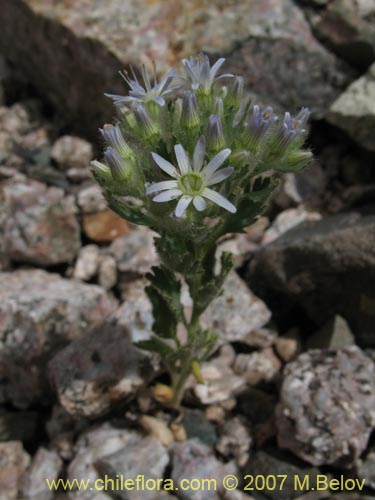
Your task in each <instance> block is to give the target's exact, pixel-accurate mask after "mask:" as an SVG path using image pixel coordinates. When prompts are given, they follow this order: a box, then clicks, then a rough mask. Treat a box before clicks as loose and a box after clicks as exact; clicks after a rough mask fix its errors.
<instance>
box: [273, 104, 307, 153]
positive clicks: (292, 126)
mask: <svg viewBox="0 0 375 500" xmlns="http://www.w3.org/2000/svg"><path fill="white" fill-rule="evenodd" d="M309 116H310V111H309V110H308V109H307V108H302V109H301V111H300V112H299V113H298V114H297V116H295V117H292V116H291V114H290V113H288V112H286V113H285V115H284V120H283V121H282V122H281V123H280V125H279V127H278V128H277V130H276V133H275V136H274V137H273V139H272V140H271V141H270V144H269V146H270V154H269V156H270V157H271V158H272V159H277V158H281V157H282V156H283V155H284V154H285V152H286V151H287V149H288V148H289V146H290V145H291V144H292V143H293V142H294V141H296V140H298V139H301V138H302V137H303V136H304V134H305V132H306V130H305V128H304V127H305V126H306V123H307V120H308V118H309Z"/></svg>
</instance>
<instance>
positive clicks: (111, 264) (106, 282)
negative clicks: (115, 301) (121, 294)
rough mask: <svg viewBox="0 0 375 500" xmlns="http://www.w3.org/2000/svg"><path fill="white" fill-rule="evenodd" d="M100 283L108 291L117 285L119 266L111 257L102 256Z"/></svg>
mask: <svg viewBox="0 0 375 500" xmlns="http://www.w3.org/2000/svg"><path fill="white" fill-rule="evenodd" d="M98 282H99V285H100V286H102V287H103V288H105V289H106V290H110V289H111V288H113V287H114V286H115V285H116V283H117V265H116V261H115V259H114V258H113V257H112V256H111V255H101V256H100V259H99V273H98Z"/></svg>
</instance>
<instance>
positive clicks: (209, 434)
mask: <svg viewBox="0 0 375 500" xmlns="http://www.w3.org/2000/svg"><path fill="white" fill-rule="evenodd" d="M182 425H183V426H184V428H185V431H186V434H187V437H188V439H192V438H198V439H199V440H200V441H202V443H205V444H207V445H208V446H213V445H214V444H215V443H216V441H217V434H216V430H215V427H214V426H213V425H212V424H211V423H210V422H209V421H208V420H207V418H206V416H205V414H204V412H203V411H201V410H191V409H189V408H185V410H184V417H183V419H182Z"/></svg>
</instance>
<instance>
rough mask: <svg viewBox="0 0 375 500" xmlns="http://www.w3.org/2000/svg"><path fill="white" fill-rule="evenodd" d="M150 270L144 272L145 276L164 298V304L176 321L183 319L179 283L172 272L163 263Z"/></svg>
mask: <svg viewBox="0 0 375 500" xmlns="http://www.w3.org/2000/svg"><path fill="white" fill-rule="evenodd" d="M151 271H152V273H148V274H146V278H147V279H148V280H149V281H150V283H151V285H152V287H153V288H155V289H156V290H157V291H158V293H159V295H160V296H161V297H162V298H163V299H164V301H165V304H166V305H167V306H168V309H169V310H170V311H171V313H172V314H173V315H174V317H175V319H176V321H183V319H184V314H183V308H182V305H181V302H180V298H181V283H180V282H179V281H178V279H177V278H176V276H175V275H174V273H173V272H172V271H170V270H169V269H167V268H166V267H165V266H163V265H161V266H160V267H156V266H155V267H152V269H151Z"/></svg>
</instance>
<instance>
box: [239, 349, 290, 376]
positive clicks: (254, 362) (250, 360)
mask: <svg viewBox="0 0 375 500" xmlns="http://www.w3.org/2000/svg"><path fill="white" fill-rule="evenodd" d="M280 370H281V362H280V361H279V359H278V358H277V357H276V356H275V354H274V352H273V350H272V349H271V348H267V349H263V350H261V351H255V352H253V353H251V354H238V355H237V357H236V361H235V363H234V371H235V373H237V374H239V375H241V377H243V378H244V379H245V380H246V382H247V383H248V384H249V385H257V384H259V383H260V382H270V381H272V380H274V379H275V377H276V375H277V374H278V372H279V371H280Z"/></svg>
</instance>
